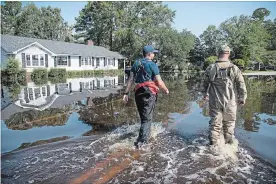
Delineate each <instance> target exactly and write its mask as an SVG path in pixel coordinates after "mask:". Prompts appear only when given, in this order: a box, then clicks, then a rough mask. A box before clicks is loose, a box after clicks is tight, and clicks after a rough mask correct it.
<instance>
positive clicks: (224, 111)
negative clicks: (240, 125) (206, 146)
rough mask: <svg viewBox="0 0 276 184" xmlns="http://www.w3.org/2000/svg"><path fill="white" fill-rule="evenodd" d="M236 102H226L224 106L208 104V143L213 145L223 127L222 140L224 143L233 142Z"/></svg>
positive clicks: (216, 141)
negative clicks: (209, 118)
mask: <svg viewBox="0 0 276 184" xmlns="http://www.w3.org/2000/svg"><path fill="white" fill-rule="evenodd" d="M236 111H237V105H236V104H228V105H227V106H226V107H219V108H218V107H215V106H213V105H212V104H210V113H209V114H210V117H211V120H210V122H209V130H210V133H209V139H210V144H211V145H215V144H217V143H218V140H219V139H220V133H221V130H222V128H223V133H224V140H225V143H226V144H231V143H232V142H233V136H234V129H235V122H236Z"/></svg>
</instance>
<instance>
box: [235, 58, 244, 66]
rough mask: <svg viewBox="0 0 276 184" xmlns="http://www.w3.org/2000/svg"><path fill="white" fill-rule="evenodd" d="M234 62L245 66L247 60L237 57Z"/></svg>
mask: <svg viewBox="0 0 276 184" xmlns="http://www.w3.org/2000/svg"><path fill="white" fill-rule="evenodd" d="M233 62H234V64H235V65H238V66H245V61H244V60H243V59H235V60H234V61H233Z"/></svg>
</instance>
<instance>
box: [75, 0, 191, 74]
mask: <svg viewBox="0 0 276 184" xmlns="http://www.w3.org/2000/svg"><path fill="white" fill-rule="evenodd" d="M174 16H175V13H174V11H172V10H170V9H169V8H168V7H167V6H165V5H163V4H162V2H149V1H147V2H142V1H131V2H130V1H128V2H119V1H113V2H103V1H101V2H99V1H92V2H88V4H87V5H86V6H85V7H84V8H83V9H82V10H81V12H80V14H79V16H78V17H77V18H76V21H77V22H76V25H75V28H76V32H77V37H84V40H85V41H86V40H88V39H91V40H93V41H94V43H95V45H99V46H104V47H107V48H110V49H111V50H113V51H117V52H119V53H121V54H123V55H124V56H126V57H127V58H129V60H130V61H133V60H135V59H137V58H139V57H142V48H143V46H145V45H147V44H153V45H154V46H155V47H156V48H158V49H160V50H162V52H161V54H160V55H159V58H160V62H161V63H162V66H163V67H165V68H166V67H168V65H171V66H172V65H173V67H174V66H178V67H179V68H180V69H182V68H185V66H186V63H187V58H188V53H189V52H190V50H191V49H192V48H193V44H194V39H195V36H194V35H193V34H192V33H190V32H188V31H186V30H183V31H182V32H177V31H176V30H174V29H172V28H171V24H172V22H173V18H174ZM164 56H166V58H167V59H165V57H164ZM168 63H169V64H168Z"/></svg>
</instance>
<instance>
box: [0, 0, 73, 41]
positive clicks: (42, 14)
mask: <svg viewBox="0 0 276 184" xmlns="http://www.w3.org/2000/svg"><path fill="white" fill-rule="evenodd" d="M1 12H2V13H1V19H2V21H1V28H2V29H1V34H9V35H16V36H25V37H32V38H40V39H50V40H63V41H64V40H65V38H66V37H69V38H70V37H72V35H71V34H72V27H70V26H68V24H67V23H66V22H64V20H63V18H62V16H61V10H60V9H58V8H51V7H50V6H48V7H41V8H38V7H36V6H35V5H34V4H28V5H26V6H24V7H22V4H21V2H8V1H6V2H4V3H3V5H2V6H1Z"/></svg>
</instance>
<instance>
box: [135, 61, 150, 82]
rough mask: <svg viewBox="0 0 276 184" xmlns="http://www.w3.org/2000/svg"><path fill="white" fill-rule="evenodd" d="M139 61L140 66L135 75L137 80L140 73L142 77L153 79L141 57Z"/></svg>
mask: <svg viewBox="0 0 276 184" xmlns="http://www.w3.org/2000/svg"><path fill="white" fill-rule="evenodd" d="M138 62H139V65H138V67H139V68H138V70H137V72H136V73H135V76H134V79H135V81H137V77H138V76H139V75H142V77H143V78H144V79H149V80H150V81H152V80H151V76H150V75H149V74H148V72H147V71H146V69H145V66H144V65H143V63H142V62H141V60H140V59H139V60H138Z"/></svg>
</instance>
